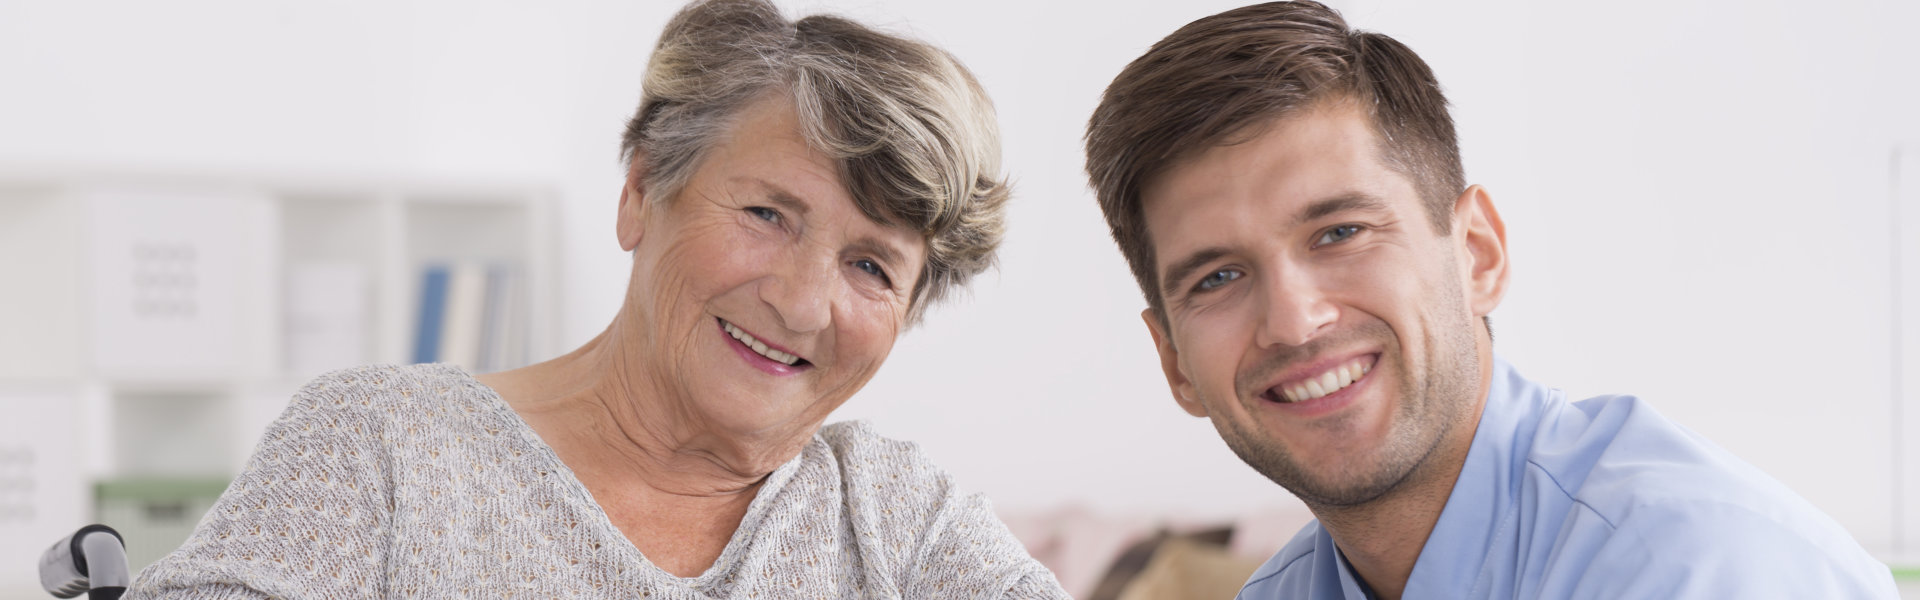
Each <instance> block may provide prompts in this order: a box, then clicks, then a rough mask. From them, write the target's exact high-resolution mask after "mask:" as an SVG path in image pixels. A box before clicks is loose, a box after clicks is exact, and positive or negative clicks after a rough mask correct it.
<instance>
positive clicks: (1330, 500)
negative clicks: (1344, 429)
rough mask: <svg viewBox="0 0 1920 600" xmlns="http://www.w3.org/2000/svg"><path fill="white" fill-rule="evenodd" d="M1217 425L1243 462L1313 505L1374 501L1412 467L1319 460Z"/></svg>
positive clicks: (1352, 503)
mask: <svg viewBox="0 0 1920 600" xmlns="http://www.w3.org/2000/svg"><path fill="white" fill-rule="evenodd" d="M1217 428H1218V429H1220V434H1221V435H1220V437H1221V439H1222V440H1225V441H1226V443H1227V448H1228V449H1231V450H1233V453H1234V454H1235V455H1237V456H1239V457H1240V460H1241V461H1242V462H1245V463H1247V466H1250V467H1253V470H1254V471H1257V472H1259V473H1260V474H1261V475H1264V476H1266V478H1267V479H1269V480H1272V481H1273V482H1274V483H1275V484H1278V485H1279V486H1280V487H1282V488H1286V490H1287V491H1288V492H1291V493H1293V495H1294V496H1297V497H1299V498H1300V500H1301V501H1303V502H1306V503H1307V504H1308V505H1310V506H1327V507H1348V506H1358V505H1363V504H1366V503H1369V502H1373V501H1375V500H1378V499H1380V498H1381V497H1382V496H1385V495H1386V494H1387V493H1388V492H1391V491H1393V489H1394V488H1395V487H1397V486H1398V485H1399V484H1400V482H1401V481H1402V480H1404V479H1405V478H1406V476H1407V474H1408V472H1410V471H1411V469H1391V468H1385V466H1383V465H1380V464H1377V461H1374V462H1375V463H1376V464H1364V465H1361V464H1354V462H1353V461H1342V462H1339V463H1335V462H1333V461H1329V460H1318V461H1316V460H1312V459H1310V458H1307V457H1298V456H1295V455H1294V454H1293V453H1291V452H1289V451H1287V450H1286V449H1285V448H1284V447H1283V446H1282V445H1281V444H1280V443H1279V442H1277V441H1274V440H1268V439H1261V438H1258V437H1255V436H1250V435H1245V434H1247V433H1249V432H1246V431H1241V430H1240V429H1239V428H1238V427H1237V426H1235V425H1233V424H1227V425H1226V426H1224V427H1217ZM1396 471H1398V472H1396Z"/></svg>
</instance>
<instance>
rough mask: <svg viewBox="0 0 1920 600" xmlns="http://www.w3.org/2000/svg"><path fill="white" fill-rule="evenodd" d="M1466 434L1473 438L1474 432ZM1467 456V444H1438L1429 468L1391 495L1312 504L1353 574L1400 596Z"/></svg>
mask: <svg viewBox="0 0 1920 600" xmlns="http://www.w3.org/2000/svg"><path fill="white" fill-rule="evenodd" d="M1466 437H1467V439H1469V440H1471V439H1472V435H1471V432H1468V435H1467V436H1466ZM1465 459H1466V452H1465V446H1464V445H1463V446H1462V447H1461V448H1460V449H1459V451H1457V452H1456V451H1454V450H1453V449H1452V448H1450V447H1442V448H1436V449H1434V455H1433V456H1430V457H1428V461H1427V462H1426V463H1425V464H1423V465H1422V466H1421V467H1420V470H1421V471H1425V472H1424V473H1415V474H1413V475H1410V476H1409V478H1408V481H1406V482H1404V483H1403V484H1402V485H1401V486H1400V487H1398V488H1396V489H1394V490H1393V491H1392V492H1389V493H1388V495H1387V496H1383V497H1381V498H1379V499H1377V500H1374V501H1373V502H1369V503H1366V504H1362V505H1358V506H1312V505H1310V506H1309V508H1311V509H1312V510H1313V514H1314V516H1315V517H1318V518H1319V519H1320V525H1321V526H1322V527H1325V528H1326V529H1327V533H1328V534H1330V535H1332V536H1333V543H1334V545H1335V546H1337V547H1339V548H1340V553H1341V554H1342V555H1343V556H1345V557H1346V559H1347V562H1348V563H1349V564H1351V565H1352V566H1353V570H1354V574H1355V575H1357V576H1359V577H1360V578H1361V579H1362V580H1364V581H1365V582H1366V584H1367V586H1368V587H1370V588H1372V589H1373V592H1374V594H1376V595H1378V596H1379V597H1381V598H1385V599H1388V600H1396V599H1398V598H1399V597H1400V593H1401V592H1402V591H1403V590H1405V589H1406V586H1407V578H1408V577H1410V576H1411V575H1413V566H1414V564H1415V563H1416V562H1418V561H1419V560H1420V551H1421V550H1422V549H1424V548H1425V547H1426V545H1427V536H1428V535H1430V534H1432V533H1433V527H1434V525H1435V524H1436V523H1438V522H1439V521H1440V512H1441V511H1442V510H1444V509H1445V508H1446V507H1447V498H1448V496H1450V495H1451V494H1452V492H1453V484H1454V482H1455V481H1457V480H1458V479H1459V478H1460V468H1461V466H1463V465H1464V464H1465V463H1466V460H1465ZM1415 478H1418V481H1415V480H1414V479H1415Z"/></svg>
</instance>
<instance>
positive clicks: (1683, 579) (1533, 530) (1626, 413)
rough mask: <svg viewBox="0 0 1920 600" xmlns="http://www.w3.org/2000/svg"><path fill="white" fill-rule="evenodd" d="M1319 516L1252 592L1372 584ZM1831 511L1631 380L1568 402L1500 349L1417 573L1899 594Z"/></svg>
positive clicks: (1522, 581)
mask: <svg viewBox="0 0 1920 600" xmlns="http://www.w3.org/2000/svg"><path fill="white" fill-rule="evenodd" d="M1368 597H1370V594H1368V593H1367V592H1366V587H1365V586H1364V585H1362V582H1361V580H1360V579H1359V578H1358V577H1357V576H1355V575H1354V573H1353V572H1352V569H1351V567H1349V566H1348V564H1347V561H1346V560H1345V559H1344V558H1342V557H1341V555H1340V551H1339V550H1338V549H1337V548H1335V547H1334V544H1333V538H1332V537H1331V536H1329V535H1328V533H1327V531H1326V530H1325V529H1322V528H1321V527H1320V524H1319V522H1314V523H1312V524H1309V525H1307V527H1306V528H1305V529H1302V530H1301V531H1300V533H1299V534H1298V535H1295V536H1294V538H1293V541H1291V542H1288V543H1287V546H1286V547H1285V548H1282V549H1281V550H1280V553H1279V554H1275V555H1274V556H1273V558H1272V559H1271V560H1268V561H1267V563H1266V564H1265V565H1262V566H1261V567H1260V569H1259V570H1258V571H1255V572H1254V574H1253V576H1252V577H1251V578H1249V579H1248V580H1247V584H1246V586H1245V587H1243V588H1241V590H1240V596H1239V598H1242V599H1247V600H1266V599H1270V598H1288V599H1292V598H1304V599H1308V600H1323V599H1361V598H1368ZM1898 597H1899V592H1897V591H1896V590H1895V589H1894V585H1893V574H1892V572H1891V571H1889V570H1888V568H1887V567H1886V565H1883V564H1881V563H1880V562H1879V561H1876V560H1874V558H1873V557H1871V556H1869V555H1868V554H1867V553H1866V551H1865V550H1862V549H1861V548H1860V545H1859V544H1858V543H1855V542H1854V541H1853V538H1852V537H1851V536H1849V535H1847V533H1846V531H1845V530H1842V529H1841V528H1840V525H1839V524H1838V523H1835V522H1834V521H1833V519H1831V518H1829V517H1827V516H1826V515H1825V514H1823V513H1821V512H1820V510H1819V509H1816V508H1814V507H1813V505H1811V504H1808V503H1807V501H1806V500H1803V499H1801V498H1800V497H1799V496H1798V495H1796V494H1794V493H1793V492H1792V491H1791V490H1788V489H1787V487H1786V486H1784V485H1782V484H1781V483H1780V482H1778V481H1775V480H1774V479H1773V478H1772V477H1768V476H1767V474H1766V473H1763V472H1761V471H1760V470H1759V469H1757V468H1754V467H1753V466H1752V465H1749V464H1747V463H1745V462H1743V461H1741V460H1740V459H1739V458H1736V457H1734V456H1733V454H1731V453H1729V452H1727V451H1726V450H1725V449H1722V448H1720V447H1719V446H1716V445H1714V444H1713V443H1712V442H1709V441H1707V440H1706V439H1705V438H1702V437H1700V436H1699V435H1698V434H1695V433H1694V432H1692V431H1690V430H1688V429H1686V428H1684V427H1681V426H1680V425H1678V424H1676V423H1674V422H1672V421H1668V420H1667V419H1666V418H1665V417H1661V416H1660V415H1659V414H1658V413H1655V412H1654V410H1653V407H1652V406H1650V405H1648V404H1647V403H1646V402H1643V401H1641V400H1640V399H1638V398H1634V397H1632V396H1601V397H1597V398H1590V399H1587V400H1582V401H1580V402H1573V403H1569V402H1567V400H1566V398H1565V397H1564V395H1563V394H1562V393H1561V392H1560V391H1559V390H1555V389H1549V388H1547V387H1544V386H1541V385H1540V384H1537V383H1534V382H1532V381H1528V380H1527V379H1526V378H1523V377H1521V376H1520V374H1519V373H1517V372H1515V371H1514V369H1513V367H1512V366H1510V365H1508V364H1507V363H1506V361H1504V360H1500V359H1497V358H1496V359H1495V364H1494V370H1493V386H1492V389H1491V390H1489V391H1488V394H1487V406H1486V410H1485V411H1484V412H1483V413H1482V414H1481V417H1480V427H1479V429H1477V430H1476V431H1475V432H1474V434H1473V446H1472V447H1471V448H1470V449H1469V450H1468V451H1467V461H1466V464H1465V466H1463V467H1462V468H1461V470H1460V479H1459V481H1458V482H1456V483H1454V486H1453V494H1452V495H1451V496H1449V497H1448V498H1447V506H1446V508H1445V509H1444V510H1443V511H1442V512H1441V513H1440V520H1439V522H1438V523H1436V524H1435V525H1434V527H1433V533H1432V535H1430V536H1429V537H1428V538H1427V545H1426V547H1425V548H1423V549H1421V551H1420V559H1419V560H1418V561H1417V562H1415V563H1414V566H1413V573H1412V575H1411V576H1409V577H1408V578H1407V586H1406V592H1405V594H1404V595H1403V596H1402V598H1405V599H1407V600H1417V599H1423V598H1595V599H1602V598H1605V599H1613V598H1898Z"/></svg>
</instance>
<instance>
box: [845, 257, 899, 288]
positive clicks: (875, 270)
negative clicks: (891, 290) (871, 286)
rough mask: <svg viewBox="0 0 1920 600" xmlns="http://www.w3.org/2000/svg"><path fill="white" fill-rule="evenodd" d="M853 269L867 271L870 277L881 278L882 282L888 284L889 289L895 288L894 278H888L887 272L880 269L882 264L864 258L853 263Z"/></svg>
mask: <svg viewBox="0 0 1920 600" xmlns="http://www.w3.org/2000/svg"><path fill="white" fill-rule="evenodd" d="M853 268H856V269H859V270H862V271H866V272H867V274H868V275H872V276H874V277H879V278H880V281H881V282H884V283H886V284H887V287H893V278H891V277H887V270H886V269H882V268H880V263H877V262H873V261H872V260H868V259H865V258H862V259H860V260H856V261H853Z"/></svg>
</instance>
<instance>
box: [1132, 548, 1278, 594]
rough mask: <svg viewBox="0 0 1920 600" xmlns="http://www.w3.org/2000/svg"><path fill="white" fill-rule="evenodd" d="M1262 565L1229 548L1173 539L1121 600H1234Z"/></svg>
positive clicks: (1149, 562)
mask: <svg viewBox="0 0 1920 600" xmlns="http://www.w3.org/2000/svg"><path fill="white" fill-rule="evenodd" d="M1258 568H1260V562H1259V561H1253V560H1247V559H1244V558H1239V557H1236V556H1234V555H1232V554H1229V553H1228V552H1227V549H1226V548H1222V547H1220V546H1214V545H1209V544H1201V543H1199V542H1195V541H1193V540H1188V539H1182V538H1177V537H1176V538H1169V539H1168V540H1167V541H1166V542H1165V543H1163V544H1161V545H1160V548H1159V549H1157V550H1155V551H1154V552H1153V558H1152V559H1151V560H1149V561H1147V568H1146V569H1145V570H1143V571H1141V572H1140V576H1139V577H1135V578H1134V579H1133V581H1131V582H1128V583H1127V587H1126V589H1124V590H1122V591H1121V592H1120V600H1188V599H1198V600H1206V599H1209V598H1217V599H1219V600H1231V599H1232V598H1233V597H1234V595H1235V594H1238V593H1240V586H1241V585H1242V584H1245V583H1246V582H1247V577H1249V576H1252V575H1253V571H1254V570H1255V569H1258Z"/></svg>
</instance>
